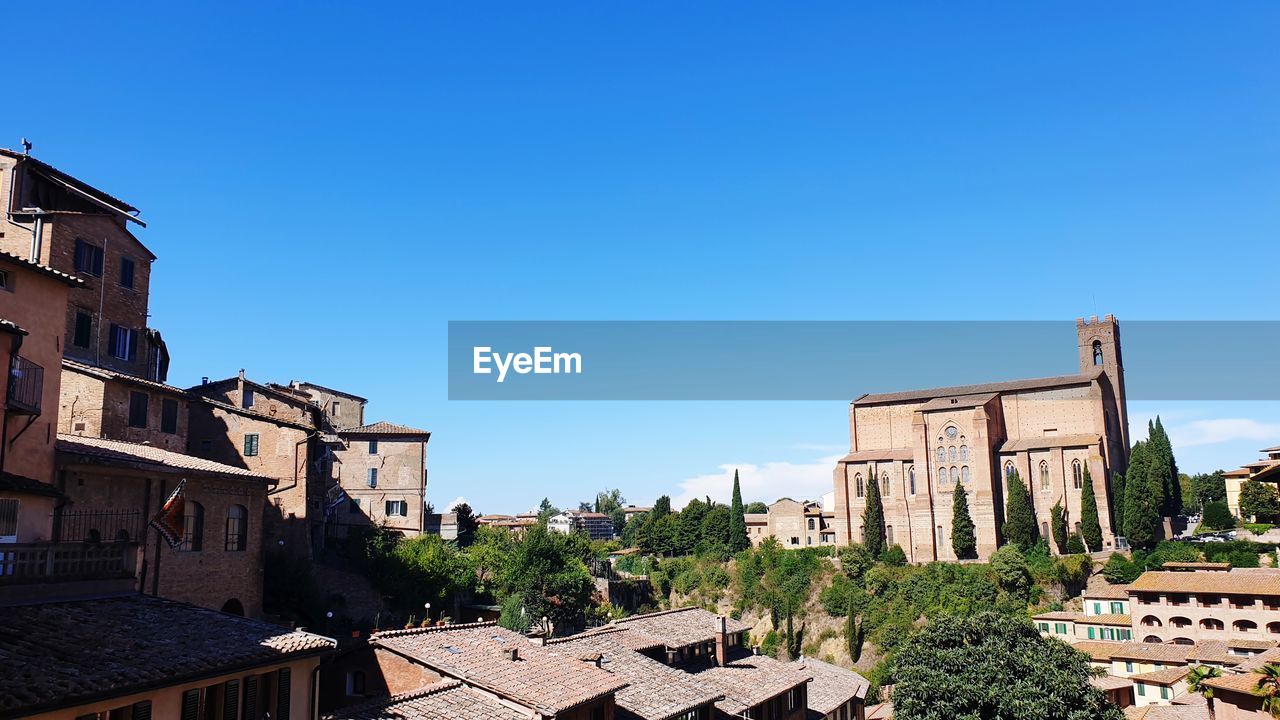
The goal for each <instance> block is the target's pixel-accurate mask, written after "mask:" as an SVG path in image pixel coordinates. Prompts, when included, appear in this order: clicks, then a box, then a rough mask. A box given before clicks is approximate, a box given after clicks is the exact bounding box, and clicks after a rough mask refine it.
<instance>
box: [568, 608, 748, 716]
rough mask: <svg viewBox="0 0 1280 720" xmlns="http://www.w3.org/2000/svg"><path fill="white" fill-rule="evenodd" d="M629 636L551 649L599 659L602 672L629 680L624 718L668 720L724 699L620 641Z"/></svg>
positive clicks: (591, 636) (613, 633) (614, 634)
mask: <svg viewBox="0 0 1280 720" xmlns="http://www.w3.org/2000/svg"><path fill="white" fill-rule="evenodd" d="M627 634H628V632H627V631H626V630H622V629H614V630H606V631H601V632H592V633H585V634H582V635H577V636H574V637H571V638H566V639H563V640H553V641H551V642H550V643H548V644H547V647H550V648H552V649H553V650H555V651H557V652H561V653H566V654H570V655H573V656H574V657H577V658H578V659H579V660H583V661H587V662H592V661H594V659H595V658H596V657H598V658H599V661H600V667H601V669H603V670H605V671H606V672H610V673H613V674H614V675H616V676H617V677H618V678H619V679H622V680H625V681H627V682H628V683H629V685H628V686H627V687H625V688H623V689H622V690H619V691H618V693H617V694H616V695H615V698H616V700H617V703H618V707H619V708H620V709H621V710H624V711H626V712H625V713H622V714H620V718H631V717H635V718H640V719H641V720H668V719H669V718H672V717H675V716H677V715H681V714H683V713H686V712H688V711H690V710H694V709H696V708H699V707H701V706H703V705H706V704H708V703H711V702H714V701H716V700H719V699H721V698H722V697H723V695H722V694H721V693H720V692H719V691H717V690H714V689H712V688H710V687H708V686H706V685H704V684H702V683H700V682H698V681H697V680H695V679H694V676H691V675H689V674H688V673H685V672H682V671H680V670H675V669H673V668H670V667H668V666H666V665H664V664H662V663H660V662H658V661H657V660H653V659H652V658H649V657H648V656H645V655H642V654H640V653H639V652H636V651H635V650H633V649H632V648H630V647H628V646H627V645H626V644H625V643H623V642H622V641H621V640H620V639H619V638H618V636H620V635H627Z"/></svg>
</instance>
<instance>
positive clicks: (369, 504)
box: [330, 422, 457, 537]
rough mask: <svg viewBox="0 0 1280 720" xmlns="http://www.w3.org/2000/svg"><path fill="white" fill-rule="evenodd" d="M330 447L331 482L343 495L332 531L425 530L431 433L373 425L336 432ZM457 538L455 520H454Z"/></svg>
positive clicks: (415, 532)
mask: <svg viewBox="0 0 1280 720" xmlns="http://www.w3.org/2000/svg"><path fill="white" fill-rule="evenodd" d="M337 435H338V437H339V438H340V440H341V442H340V443H337V444H334V445H331V446H330V447H331V448H332V456H333V462H332V468H333V470H332V475H331V477H332V480H333V481H334V482H336V483H337V485H338V487H340V488H341V489H342V491H343V493H344V494H345V495H346V498H347V500H346V507H345V509H344V508H341V507H339V508H337V510H336V511H335V512H334V513H333V522H332V523H331V529H332V530H333V531H334V532H336V533H337V534H340V535H345V530H346V529H347V528H348V527H351V526H355V525H371V524H372V525H379V526H383V527H388V528H391V529H393V530H398V531H400V533H402V534H404V535H406V536H410V537H412V536H415V535H419V534H421V533H422V532H423V531H424V528H425V527H426V520H427V519H426V492H427V443H428V442H429V441H430V440H431V433H429V432H427V431H426V430H418V429H417V428H411V427H408V426H405V425H396V424H395V423H389V422H375V423H370V424H368V425H359V426H356V427H348V428H344V429H340V430H338V431H337ZM453 524H454V526H455V530H454V535H455V537H456V535H457V531H456V525H457V519H456V517H455V518H454V522H453Z"/></svg>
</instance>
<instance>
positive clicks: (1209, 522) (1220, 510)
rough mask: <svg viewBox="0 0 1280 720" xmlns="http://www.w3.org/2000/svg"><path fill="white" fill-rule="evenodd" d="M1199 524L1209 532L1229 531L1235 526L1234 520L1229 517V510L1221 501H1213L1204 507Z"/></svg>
mask: <svg viewBox="0 0 1280 720" xmlns="http://www.w3.org/2000/svg"><path fill="white" fill-rule="evenodd" d="M1200 524H1201V525H1203V526H1204V527H1206V528H1208V529H1209V530H1229V529H1231V528H1233V527H1235V526H1236V519H1235V518H1234V517H1232V515H1231V508H1229V507H1227V503H1226V502H1224V501H1222V500H1215V501H1213V502H1211V503H1208V504H1206V505H1205V506H1204V516H1203V517H1202V518H1201V520H1200Z"/></svg>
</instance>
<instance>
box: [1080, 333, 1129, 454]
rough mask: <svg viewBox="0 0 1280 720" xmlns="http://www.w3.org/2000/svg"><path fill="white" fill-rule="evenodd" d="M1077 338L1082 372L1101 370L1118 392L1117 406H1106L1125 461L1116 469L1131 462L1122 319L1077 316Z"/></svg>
mask: <svg viewBox="0 0 1280 720" xmlns="http://www.w3.org/2000/svg"><path fill="white" fill-rule="evenodd" d="M1076 339H1077V342H1078V343H1079V353H1080V373H1081V374H1083V375H1092V374H1093V373H1095V372H1098V371H1099V370H1101V371H1102V373H1103V374H1104V375H1106V376H1107V380H1108V381H1109V382H1110V384H1111V389H1112V390H1113V391H1114V393H1115V406H1114V407H1107V408H1106V411H1107V414H1108V422H1107V435H1108V436H1109V437H1110V438H1112V439H1114V440H1116V441H1118V444H1119V445H1120V447H1119V448H1117V450H1118V451H1119V452H1120V453H1121V458H1123V461H1122V462H1119V463H1116V464H1115V465H1116V469H1119V468H1123V467H1125V466H1127V465H1128V457H1129V406H1128V401H1127V400H1126V399H1125V393H1124V361H1123V359H1122V357H1121V354H1120V321H1119V320H1116V318H1115V316H1114V315H1107V316H1106V317H1104V318H1102V319H1101V320H1099V319H1098V316H1097V315H1094V316H1093V317H1091V318H1089V319H1087V320H1086V319H1085V318H1077V319H1076Z"/></svg>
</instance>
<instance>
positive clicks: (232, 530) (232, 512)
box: [224, 505, 249, 552]
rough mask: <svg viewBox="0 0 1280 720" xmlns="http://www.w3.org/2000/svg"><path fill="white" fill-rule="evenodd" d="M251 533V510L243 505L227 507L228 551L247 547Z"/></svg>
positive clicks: (226, 547)
mask: <svg viewBox="0 0 1280 720" xmlns="http://www.w3.org/2000/svg"><path fill="white" fill-rule="evenodd" d="M248 535H249V511H248V510H245V508H244V506H243V505H232V506H231V507H229V508H227V538H226V545H225V547H224V549H225V550H227V551H228V552H239V551H241V550H244V549H245V546H246V544H247V542H246V540H247V538H248Z"/></svg>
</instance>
